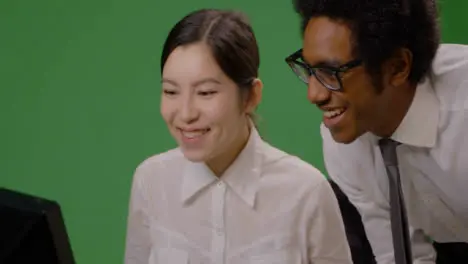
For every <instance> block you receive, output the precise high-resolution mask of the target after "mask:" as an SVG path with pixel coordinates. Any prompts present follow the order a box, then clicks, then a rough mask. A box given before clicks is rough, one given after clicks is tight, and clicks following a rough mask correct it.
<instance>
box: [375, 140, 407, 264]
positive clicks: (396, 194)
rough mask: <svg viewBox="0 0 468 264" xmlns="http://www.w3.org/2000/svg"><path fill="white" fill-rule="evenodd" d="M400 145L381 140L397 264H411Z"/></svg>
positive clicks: (391, 141)
mask: <svg viewBox="0 0 468 264" xmlns="http://www.w3.org/2000/svg"><path fill="white" fill-rule="evenodd" d="M399 144H400V143H398V142H396V141H393V140H391V139H387V138H384V139H381V140H379V147H380V151H381V152H382V157H383V160H384V163H385V168H386V169H387V176H388V183H389V191H390V219H391V224H392V237H393V248H394V254H395V264H410V263H413V262H412V254H411V243H410V236H409V229H408V219H407V216H406V209H405V202H404V198H403V192H402V190H401V181H400V171H399V170H398V159H397V154H396V147H397V146H398V145H399Z"/></svg>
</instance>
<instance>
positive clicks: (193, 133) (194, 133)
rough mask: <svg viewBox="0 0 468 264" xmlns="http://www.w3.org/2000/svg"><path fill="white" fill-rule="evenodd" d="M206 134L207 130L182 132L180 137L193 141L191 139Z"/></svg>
mask: <svg viewBox="0 0 468 264" xmlns="http://www.w3.org/2000/svg"><path fill="white" fill-rule="evenodd" d="M206 132H208V129H204V130H197V131H182V135H183V136H184V137H186V138H189V139H193V138H197V137H200V136H203V135H204V134H205V133H206Z"/></svg>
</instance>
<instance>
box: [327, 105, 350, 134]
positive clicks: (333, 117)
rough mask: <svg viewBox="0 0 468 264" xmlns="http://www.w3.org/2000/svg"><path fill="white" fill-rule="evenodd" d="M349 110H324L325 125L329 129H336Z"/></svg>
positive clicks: (341, 108) (343, 108) (342, 108)
mask: <svg viewBox="0 0 468 264" xmlns="http://www.w3.org/2000/svg"><path fill="white" fill-rule="evenodd" d="M346 110H347V108H345V107H340V108H327V109H322V111H323V123H324V124H325V126H326V127H327V128H330V129H331V128H334V127H336V126H338V125H339V123H340V122H341V120H342V119H343V116H344V115H345V113H346Z"/></svg>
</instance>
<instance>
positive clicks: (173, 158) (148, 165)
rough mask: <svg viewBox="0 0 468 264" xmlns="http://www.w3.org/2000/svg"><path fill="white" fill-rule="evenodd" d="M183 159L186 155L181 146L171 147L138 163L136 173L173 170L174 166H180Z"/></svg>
mask: <svg viewBox="0 0 468 264" xmlns="http://www.w3.org/2000/svg"><path fill="white" fill-rule="evenodd" d="M183 161H184V156H183V154H182V152H181V151H180V149H179V148H174V149H170V150H168V151H165V152H162V153H158V154H154V155H152V156H149V157H147V158H146V159H144V160H143V161H142V162H140V164H138V166H137V168H136V173H137V174H138V173H147V172H155V171H159V172H162V171H164V170H172V169H173V168H177V167H180V163H181V162H183Z"/></svg>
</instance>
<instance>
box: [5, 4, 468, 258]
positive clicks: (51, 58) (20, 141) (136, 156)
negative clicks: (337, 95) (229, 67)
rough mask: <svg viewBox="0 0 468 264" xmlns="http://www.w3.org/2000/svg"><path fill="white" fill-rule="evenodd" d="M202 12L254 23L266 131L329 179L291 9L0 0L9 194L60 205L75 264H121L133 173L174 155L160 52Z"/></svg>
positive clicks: (449, 9) (458, 26)
mask: <svg viewBox="0 0 468 264" xmlns="http://www.w3.org/2000/svg"><path fill="white" fill-rule="evenodd" d="M201 7H219V8H235V9H240V10H243V11H244V12H246V13H247V14H248V15H249V16H250V19H251V22H252V24H253V27H254V30H255V32H256V35H257V38H258V42H259V45H260V50H261V71H260V74H261V78H262V79H263V81H264V84H265V89H264V97H263V103H262V105H261V106H260V109H259V112H258V114H259V115H260V117H261V120H260V128H261V131H262V133H263V135H264V137H266V139H267V140H268V141H269V142H271V143H272V144H273V145H275V146H277V147H279V148H281V149H283V150H285V151H287V152H290V153H292V154H295V155H298V156H300V157H301V158H303V159H305V160H306V161H308V162H310V163H312V164H314V165H315V166H317V167H318V168H319V169H320V170H322V171H324V166H323V162H322V154H321V140H320V136H319V128H318V125H319V122H320V114H319V113H318V111H317V110H316V108H315V107H313V106H311V105H310V104H309V103H308V101H307V99H306V87H305V86H304V85H303V84H301V83H300V82H299V80H298V79H296V77H295V76H294V75H293V74H292V72H291V71H290V69H289V68H288V67H287V65H286V64H285V63H284V57H285V56H287V55H289V54H290V53H292V52H293V51H295V50H296V49H298V48H299V47H300V45H301V40H300V32H299V20H298V18H297V17H296V15H295V13H294V12H293V8H292V5H291V1H266V0H257V1H249V0H225V1H216V0H197V1H189V0H184V1H174V3H173V2H172V1H148V0H138V1H137V0H135V1H124V0H99V1H96V0H81V1H53V0H42V1H32V0H30V1H26V0H17V1H13V0H3V1H0V33H1V34H0V121H1V126H0V186H3V187H7V188H12V189H16V190H20V191H24V192H28V193H31V194H36V195H40V196H42V197H45V198H49V199H53V200H56V201H58V202H59V203H60V204H61V206H62V209H63V213H64V216H65V220H66V224H67V228H68V231H69V235H70V238H71V242H72V247H73V250H74V253H75V257H76V259H77V262H78V263H86V264H101V263H122V259H123V249H124V240H125V227H126V217H127V216H126V213H127V204H128V196H129V188H130V184H131V178H132V174H133V170H134V169H135V167H136V166H137V165H138V163H139V162H141V161H142V160H143V159H145V158H146V157H148V156H150V155H152V154H155V153H159V152H162V151H165V150H167V149H169V148H172V147H174V146H175V143H174V141H173V140H172V139H171V138H170V136H169V134H168V132H167V131H166V128H165V126H164V124H163V122H162V120H161V118H160V116H159V109H158V107H159V89H160V87H159V66H158V65H159V56H160V51H161V47H162V44H163V41H164V39H165V37H166V34H167V33H168V31H169V29H170V27H171V26H172V25H173V24H174V23H175V22H176V21H177V20H179V19H180V18H181V17H182V16H184V15H185V14H187V13H188V12H190V11H192V10H194V9H196V8H201ZM466 10H468V1H466V0H450V1H445V2H443V3H442V18H441V24H442V32H443V40H444V41H446V42H462V43H468V30H467V29H466V28H467V26H468V22H466V20H464V14H465V13H466ZM0 217H1V216H0Z"/></svg>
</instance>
